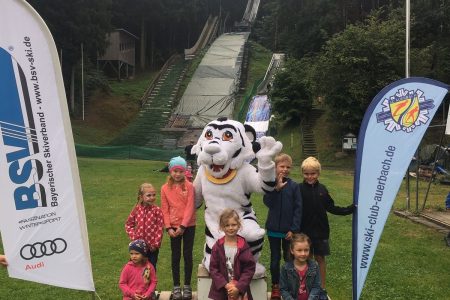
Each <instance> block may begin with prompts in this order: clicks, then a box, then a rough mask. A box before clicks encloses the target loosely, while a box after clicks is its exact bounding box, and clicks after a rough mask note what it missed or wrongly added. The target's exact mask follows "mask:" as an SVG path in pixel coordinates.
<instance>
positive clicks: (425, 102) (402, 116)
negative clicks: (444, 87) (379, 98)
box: [377, 88, 434, 133]
mask: <svg viewBox="0 0 450 300" xmlns="http://www.w3.org/2000/svg"><path fill="white" fill-rule="evenodd" d="M381 104H382V106H383V111H381V112H379V113H377V122H378V123H380V122H383V123H384V124H385V125H386V130H387V131H389V132H393V131H400V130H402V131H404V132H407V133H409V132H412V131H413V130H414V128H416V127H417V126H420V125H422V124H426V123H427V122H428V121H429V120H430V118H429V116H428V110H429V109H432V108H434V101H433V100H432V99H426V98H425V95H424V93H423V91H421V90H419V89H418V90H415V91H414V90H407V89H404V88H401V89H399V90H398V91H397V92H396V93H395V94H394V95H393V96H390V97H389V99H387V98H385V99H384V100H383V102H382V103H381Z"/></svg>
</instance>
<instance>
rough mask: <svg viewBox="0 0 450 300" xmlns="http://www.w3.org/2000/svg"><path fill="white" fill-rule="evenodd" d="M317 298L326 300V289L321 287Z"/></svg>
mask: <svg viewBox="0 0 450 300" xmlns="http://www.w3.org/2000/svg"><path fill="white" fill-rule="evenodd" d="M319 300H328V294H327V290H325V289H321V291H320V294H319Z"/></svg>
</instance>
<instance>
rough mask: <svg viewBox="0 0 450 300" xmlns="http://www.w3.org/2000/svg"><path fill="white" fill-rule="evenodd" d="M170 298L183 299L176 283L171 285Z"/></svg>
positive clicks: (172, 299) (173, 299)
mask: <svg viewBox="0 0 450 300" xmlns="http://www.w3.org/2000/svg"><path fill="white" fill-rule="evenodd" d="M170 300H183V295H182V294H181V287H180V286H178V285H177V286H174V287H173V290H172V295H170Z"/></svg>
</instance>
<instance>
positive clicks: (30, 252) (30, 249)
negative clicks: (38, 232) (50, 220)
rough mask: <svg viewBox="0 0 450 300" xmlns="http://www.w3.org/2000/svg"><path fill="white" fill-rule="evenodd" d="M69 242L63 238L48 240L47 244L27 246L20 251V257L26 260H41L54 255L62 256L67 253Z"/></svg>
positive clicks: (37, 243) (39, 243)
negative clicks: (61, 254)
mask: <svg viewBox="0 0 450 300" xmlns="http://www.w3.org/2000/svg"><path fill="white" fill-rule="evenodd" d="M66 249H67V242H66V241H65V240H64V239H62V238H56V239H54V240H53V241H52V240H46V241H45V242H42V243H41V242H36V243H34V244H26V245H24V246H23V247H22V248H21V249H20V256H21V257H22V258H23V259H25V260H30V259H33V258H41V257H44V256H50V255H53V254H60V253H63V252H64V251H66Z"/></svg>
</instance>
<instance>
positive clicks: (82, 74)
mask: <svg viewBox="0 0 450 300" xmlns="http://www.w3.org/2000/svg"><path fill="white" fill-rule="evenodd" d="M83 56H84V55H83V43H81V105H82V109H83V121H84V60H83V59H84V58H83Z"/></svg>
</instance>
